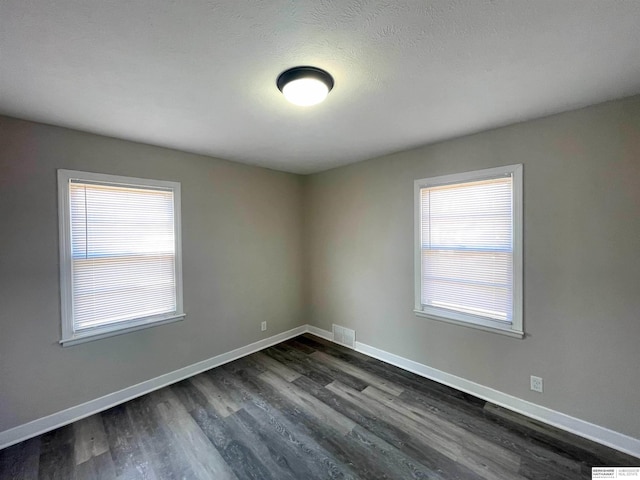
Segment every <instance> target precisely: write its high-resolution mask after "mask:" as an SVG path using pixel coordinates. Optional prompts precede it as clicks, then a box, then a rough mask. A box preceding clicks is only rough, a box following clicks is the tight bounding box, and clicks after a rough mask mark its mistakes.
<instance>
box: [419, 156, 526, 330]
mask: <svg viewBox="0 0 640 480" xmlns="http://www.w3.org/2000/svg"><path fill="white" fill-rule="evenodd" d="M522 210H523V206H522V165H509V166H505V167H497V168H489V169H485V170H478V171H473V172H466V173H460V174H453V175H444V176H439V177H434V178H425V179H420V180H416V181H415V182H414V213H415V308H414V311H415V313H416V315H418V316H422V317H427V318H430V319H434V320H439V321H445V322H449V323H454V324H458V325H463V326H469V327H474V328H479V329H482V330H487V331H491V332H496V333H502V334H505V335H510V336H513V337H518V338H522V337H523V336H524V330H523V318H522V317H523V311H522V310H523V298H522V297H523V295H522V283H523V270H522V264H523V260H522V257H523V254H522V228H523V221H522Z"/></svg>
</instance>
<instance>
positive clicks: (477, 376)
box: [305, 97, 640, 438]
mask: <svg viewBox="0 0 640 480" xmlns="http://www.w3.org/2000/svg"><path fill="white" fill-rule="evenodd" d="M398 121H402V120H401V119H398ZM513 163H522V164H524V197H525V198H524V243H525V251H524V261H525V278H524V284H525V292H524V293H525V305H524V313H525V317H524V318H525V319H524V322H525V331H526V333H527V337H526V338H525V339H524V340H519V339H514V338H510V337H506V336H502V335H497V334H494V333H488V332H482V331H478V330H474V329H471V328H466V327H460V326H455V325H450V324H446V323H439V322H436V321H432V320H428V319H424V318H418V317H416V316H414V314H413V312H412V309H413V305H414V303H413V302H414V300H413V291H414V290H413V180H414V179H418V178H424V177H430V176H436V175H443V174H449V173H457V172H464V171H468V170H475V169H481V168H488V167H494V166H498V165H508V164H513ZM305 192H306V197H307V199H306V202H307V203H306V206H305V209H306V218H308V219H310V220H309V221H308V222H307V223H306V243H307V245H308V248H309V250H308V255H309V257H308V259H306V260H305V261H307V262H308V264H307V265H308V267H307V268H308V269H309V272H310V278H309V289H310V301H309V319H310V322H311V323H312V324H313V325H316V326H318V327H321V328H325V329H328V330H330V329H331V324H332V323H337V324H341V325H345V326H347V327H350V328H354V329H355V330H356V335H357V340H359V341H361V342H364V343H367V344H369V345H372V346H375V347H378V348H381V349H384V350H387V351H389V352H392V353H395V354H398V355H401V356H404V357H407V358H409V359H412V360H415V361H418V362H421V363H423V364H426V365H429V366H431V367H435V368H437V369H440V370H443V371H445V372H448V373H451V374H454V375H458V376H460V377H463V378H466V379H468V380H471V381H474V382H477V383H480V384H482V385H486V386H489V387H492V388H495V389H497V390H500V391H502V392H505V393H508V394H511V395H514V396H516V397H520V398H523V399H526V400H529V401H531V402H534V403H537V404H540V405H543V406H546V407H550V408H552V409H554V410H558V411H560V412H564V413H566V414H569V415H572V416H575V417H578V418H581V419H583V420H587V421H590V422H593V423H596V424H598V425H601V426H604V427H608V428H611V429H613V430H616V431H619V432H622V433H626V434H628V435H631V436H634V437H637V438H640V414H639V407H640V348H639V346H638V345H639V341H640V254H639V252H640V97H634V98H631V99H627V100H623V101H618V102H611V103H607V104H603V105H600V106H596V107H591V108H587V109H583V110H579V111H575V112H570V113H566V114H561V115H556V116H553V117H549V118H546V119H541V120H537V121H532V122H527V123H522V124H518V125H514V126H510V127H506V128H501V129H498V130H493V131H490V132H485V133H481V134H477V135H473V136H468V137H463V138H460V139H456V140H452V141H447V142H443V143H439V144H435V145H431V146H428V147H424V148H420V149H416V150H411V151H407V152H403V153H399V154H395V155H390V156H386V157H383V158H378V159H374V160H370V161H367V162H362V163H359V164H355V165H351V166H348V167H343V168H338V169H335V170H331V171H328V172H325V173H321V174H317V175H313V176H311V177H307V178H306V179H305ZM531 374H534V375H538V376H541V377H543V378H544V382H545V383H544V387H545V392H544V393H543V394H538V393H535V392H531V391H530V390H529V375H531Z"/></svg>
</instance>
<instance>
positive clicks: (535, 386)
mask: <svg viewBox="0 0 640 480" xmlns="http://www.w3.org/2000/svg"><path fill="white" fill-rule="evenodd" d="M531 390H533V391H534V392H540V393H542V378H540V377H536V376H534V375H531Z"/></svg>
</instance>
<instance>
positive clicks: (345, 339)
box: [333, 323, 356, 348]
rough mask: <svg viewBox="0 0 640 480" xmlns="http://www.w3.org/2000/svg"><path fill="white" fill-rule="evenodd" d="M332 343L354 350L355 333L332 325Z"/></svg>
mask: <svg viewBox="0 0 640 480" xmlns="http://www.w3.org/2000/svg"><path fill="white" fill-rule="evenodd" d="M333 341H334V342H336V343H339V344H340V345H344V346H345V347H349V348H356V331H355V330H351V329H350V328H346V327H341V326H340V325H336V324H335V323H334V324H333Z"/></svg>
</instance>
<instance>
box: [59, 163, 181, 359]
mask: <svg viewBox="0 0 640 480" xmlns="http://www.w3.org/2000/svg"><path fill="white" fill-rule="evenodd" d="M57 173H58V228H59V239H60V245H59V248H60V314H61V325H62V328H61V339H60V341H59V343H60V344H61V345H62V346H63V347H67V346H71V345H76V344H79V343H84V342H89V341H93V340H99V339H101V338H107V337H112V336H114V335H121V334H124V333H129V332H134V331H136V330H141V329H144V328H150V327H155V326H159V325H165V324H167V323H173V322H177V321H180V320H183V319H184V317H185V313H184V305H183V294H182V228H181V225H182V224H181V194H180V193H181V192H180V183H179V182H171V181H167V180H153V179H147V178H136V177H124V176H120V175H108V174H103V173H95V172H83V171H78V170H64V169H59V170H58V172H57ZM71 180H80V181H86V182H97V183H108V184H117V185H121V186H124V187H126V186H131V187H147V188H148V187H150V188H156V187H157V188H165V189H171V190H172V191H173V212H174V241H175V275H176V311H175V312H171V313H168V314H162V315H155V316H150V317H142V318H135V319H132V320H128V321H124V322H118V323H115V324H111V325H103V326H100V327H96V328H92V329H86V330H84V331H80V332H76V331H75V329H74V321H73V298H72V292H73V287H72V281H73V275H72V273H73V272H72V253H71V214H70V213H71V212H70V201H69V184H70V182H71Z"/></svg>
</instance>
